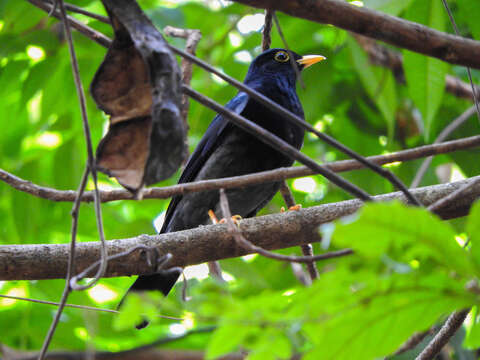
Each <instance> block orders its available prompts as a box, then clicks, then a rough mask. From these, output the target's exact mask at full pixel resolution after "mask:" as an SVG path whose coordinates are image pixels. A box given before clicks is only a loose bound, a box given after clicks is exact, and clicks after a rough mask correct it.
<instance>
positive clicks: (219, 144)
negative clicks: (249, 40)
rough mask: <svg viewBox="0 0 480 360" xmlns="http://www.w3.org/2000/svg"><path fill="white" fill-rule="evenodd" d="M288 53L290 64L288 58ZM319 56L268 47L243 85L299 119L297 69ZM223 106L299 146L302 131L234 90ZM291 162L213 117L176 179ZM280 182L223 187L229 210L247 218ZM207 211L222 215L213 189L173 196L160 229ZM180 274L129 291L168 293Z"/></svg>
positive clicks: (186, 225) (198, 221)
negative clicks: (225, 188)
mask: <svg viewBox="0 0 480 360" xmlns="http://www.w3.org/2000/svg"><path fill="white" fill-rule="evenodd" d="M290 56H293V60H294V61H293V62H292V61H291V59H290ZM324 59H325V58H324V57H323V56H320V55H308V56H304V57H301V56H300V55H298V54H296V53H294V52H288V51H287V50H284V49H270V50H267V51H265V52H263V53H262V54H260V55H259V56H258V57H256V58H255V59H254V60H253V62H252V63H251V64H250V67H249V69H248V73H247V76H246V77H245V81H244V83H245V84H246V85H248V86H249V87H251V88H253V89H255V90H256V91H258V92H260V93H261V94H263V95H265V96H267V97H269V98H270V99H272V100H273V101H275V102H277V103H278V104H280V105H282V106H283V107H284V108H286V109H288V110H290V111H291V112H293V113H294V114H296V115H298V116H300V117H302V118H303V117H304V115H303V109H302V105H301V104H300V101H299V99H298V96H297V93H296V90H295V88H296V87H295V85H296V80H297V73H298V71H296V70H295V69H294V67H293V66H297V67H298V70H303V69H304V68H306V67H308V66H310V65H312V64H314V63H316V62H319V61H321V60H324ZM226 107H227V108H228V109H230V110H232V111H234V112H236V113H238V114H241V115H242V116H244V117H245V118H247V119H249V120H251V121H253V122H255V123H256V124H258V125H260V126H262V127H264V128H265V129H267V130H268V131H270V132H272V133H274V134H275V135H277V136H278V137H280V138H282V139H283V140H285V141H286V142H288V143H289V144H290V145H292V146H294V147H295V148H297V149H300V148H301V147H302V144H303V135H304V130H303V129H302V128H300V127H299V126H297V125H294V124H292V123H291V122H289V121H287V120H283V119H282V118H280V117H279V116H278V115H276V114H275V113H273V112H272V111H271V110H269V109H267V108H266V107H265V106H264V105H261V104H259V103H258V102H256V101H255V100H252V99H250V97H249V96H248V95H247V94H245V93H244V92H239V93H238V94H237V95H236V96H235V97H234V98H233V99H232V100H230V101H229V102H228V104H227V105H226ZM292 163H293V160H292V159H290V158H288V157H287V156H285V155H283V154H281V153H280V152H278V151H277V150H274V149H273V148H271V147H270V146H269V145H266V144H265V143H263V142H262V141H260V140H258V139H257V138H255V137H254V136H253V135H250V134H248V133H246V132H245V131H243V130H242V129H240V128H239V127H237V126H235V125H233V124H232V123H230V122H229V121H228V120H227V119H225V118H224V117H223V116H221V115H217V116H216V117H215V118H214V119H213V121H212V123H211V124H210V126H209V127H208V129H207V131H206V133H205V135H204V136H203V138H202V140H201V141H200V143H199V144H198V146H197V148H196V149H195V151H194V153H193V154H192V156H191V157H190V159H189V160H188V163H187V165H186V167H185V169H184V171H183V173H182V175H181V177H180V180H179V183H187V182H193V181H198V180H206V179H216V178H223V177H229V176H238V175H245V174H250V173H255V172H259V171H266V170H272V169H276V168H279V167H284V166H290V165H292ZM279 186H280V183H268V184H259V185H252V186H248V187H244V188H237V189H229V190H227V191H226V194H227V197H228V200H229V204H230V208H231V211H232V214H238V215H240V216H242V217H251V216H255V214H256V213H257V212H258V211H259V210H260V209H261V208H263V207H264V206H265V205H266V204H267V203H268V202H269V201H270V200H271V199H272V197H273V196H274V195H275V193H276V192H277V191H278V189H279ZM208 210H213V211H214V212H215V213H218V214H219V213H221V211H220V208H219V194H218V191H217V190H214V191H208V192H196V193H189V194H186V195H178V196H175V197H173V199H172V201H171V202H170V205H169V206H168V209H167V212H166V215H165V221H164V223H163V227H162V229H161V231H160V233H167V232H173V231H180V230H185V229H191V228H195V227H197V226H199V225H202V224H208V223H209V216H208ZM178 276H179V273H178V271H170V272H168V271H162V272H161V273H158V274H153V275H143V276H140V277H139V278H138V279H137V280H136V281H135V283H134V284H133V285H132V286H131V288H130V289H129V291H144V290H160V291H161V292H162V293H163V294H165V295H167V294H168V292H169V291H170V289H171V288H172V287H173V285H174V284H175V282H176V280H177V278H178Z"/></svg>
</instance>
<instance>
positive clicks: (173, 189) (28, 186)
mask: <svg viewBox="0 0 480 360" xmlns="http://www.w3.org/2000/svg"><path fill="white" fill-rule="evenodd" d="M478 146H480V136H478V135H477V136H472V137H468V138H463V139H459V140H453V141H447V142H444V143H440V144H433V145H425V146H420V147H417V148H413V149H408V150H403V151H398V152H395V153H391V154H387V155H377V156H370V157H368V158H367V159H368V160H370V161H372V162H375V163H377V164H379V165H381V164H388V163H391V162H395V161H408V160H415V159H418V158H423V157H426V156H430V155H438V154H444V153H449V152H453V151H457V150H465V149H470V148H474V147H478ZM325 167H327V168H329V169H330V170H331V171H333V172H344V171H351V170H358V169H362V168H364V166H363V165H362V164H361V163H359V162H358V161H356V160H342V161H335V162H332V163H327V164H325ZM313 174H314V173H313V171H311V170H310V169H308V168H307V167H306V166H298V167H290V168H280V169H276V170H270V171H263V172H259V173H255V174H249V175H243V176H236V177H229V178H223V179H213V180H203V181H197V182H193V183H186V184H179V185H173V186H165V187H161V188H159V187H156V188H147V189H144V190H143V192H142V198H143V199H167V198H170V197H172V196H174V195H179V194H187V193H190V192H195V191H207V190H218V189H221V188H224V189H231V188H235V187H241V186H247V185H253V184H259V183H264V182H273V181H279V180H285V179H289V178H295V177H302V176H308V175H313ZM0 180H1V181H3V182H5V183H7V184H9V185H10V186H12V187H13V188H15V189H17V190H19V191H23V192H26V193H28V194H31V195H34V196H37V197H40V198H42V199H47V200H51V201H69V202H71V201H74V199H75V196H76V192H75V191H73V190H57V189H52V188H48V187H44V186H40V185H36V184H34V183H32V182H30V181H27V180H24V179H21V178H19V177H17V176H15V175H12V174H10V173H8V172H7V171H5V170H2V169H0ZM100 199H101V201H102V202H109V201H117V200H134V197H133V196H132V194H131V193H130V192H128V191H126V190H123V189H122V190H120V189H119V190H103V191H100ZM82 201H85V202H91V201H93V193H92V192H86V193H85V194H84V195H83V196H82Z"/></svg>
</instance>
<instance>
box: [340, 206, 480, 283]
mask: <svg viewBox="0 0 480 360" xmlns="http://www.w3.org/2000/svg"><path fill="white" fill-rule="evenodd" d="M333 238H334V241H335V242H336V243H338V244H340V245H342V246H349V247H352V248H353V249H354V251H355V252H356V253H357V254H359V255H361V256H364V257H366V258H374V259H380V257H382V256H385V255H387V256H388V257H390V258H391V259H394V260H395V261H399V262H402V263H406V264H409V263H410V262H411V261H420V264H422V261H423V260H425V262H426V263H427V262H428V261H429V260H430V259H433V260H434V261H436V263H437V264H438V265H440V266H443V267H444V268H445V269H446V270H453V271H456V272H458V273H459V274H462V275H464V276H466V277H470V276H472V275H473V274H475V271H474V269H473V266H472V263H471V261H470V257H469V256H468V255H467V253H466V252H465V251H464V250H463V249H462V248H461V247H460V246H459V245H458V244H457V242H456V241H455V231H454V230H453V228H452V227H451V226H450V225H449V224H448V223H446V222H443V221H442V220H440V219H439V218H438V217H436V216H435V215H433V214H431V213H430V212H429V211H427V210H426V209H423V208H417V207H409V206H406V205H404V204H401V203H400V202H396V201H395V202H391V203H372V204H366V205H365V206H364V207H363V208H362V209H361V210H360V211H359V213H358V219H356V220H355V221H353V222H351V223H349V224H339V223H338V222H337V224H336V229H335V231H334V234H333Z"/></svg>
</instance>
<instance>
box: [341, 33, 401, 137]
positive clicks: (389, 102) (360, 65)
mask: <svg viewBox="0 0 480 360" xmlns="http://www.w3.org/2000/svg"><path fill="white" fill-rule="evenodd" d="M347 43H348V47H349V49H350V55H351V58H352V61H353V65H354V66H355V70H356V71H357V74H358V76H359V77H360V80H361V81H362V85H363V86H364V88H365V90H366V91H367V93H368V95H369V96H370V98H371V99H372V101H373V102H374V103H375V104H376V105H377V107H378V109H379V110H380V112H381V113H382V115H383V117H384V119H385V121H386V123H387V128H388V135H389V137H390V138H392V137H393V131H394V127H395V111H396V109H397V95H396V91H395V80H394V79H393V75H392V73H391V72H390V71H389V70H388V69H385V68H379V67H376V66H373V65H371V64H370V61H369V59H368V56H367V54H365V52H364V51H363V50H362V49H361V48H360V46H359V45H358V44H357V42H356V41H355V40H354V39H353V38H351V37H349V38H348V39H347Z"/></svg>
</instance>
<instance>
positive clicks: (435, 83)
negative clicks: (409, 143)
mask: <svg viewBox="0 0 480 360" xmlns="http://www.w3.org/2000/svg"><path fill="white" fill-rule="evenodd" d="M407 19H408V20H411V21H415V22H419V23H421V24H425V25H427V26H428V27H431V28H433V29H437V30H441V31H444V30H445V9H444V8H443V6H442V4H441V2H440V1H423V0H417V1H415V2H414V3H413V5H412V6H411V7H410V8H409V9H408V11H407ZM403 66H404V69H405V77H406V79H407V86H408V92H409V94H410V96H411V97H412V100H413V102H414V103H415V105H416V106H417V107H418V109H419V110H420V112H421V114H422V119H423V124H424V127H425V139H427V140H430V139H431V133H430V129H431V127H432V121H433V118H434V117H435V115H436V114H437V111H438V109H439V107H440V104H441V102H442V97H443V94H444V92H445V75H446V74H447V70H448V64H447V63H445V62H443V61H441V60H438V59H435V58H431V57H427V56H423V55H421V54H418V53H414V52H411V51H408V50H404V51H403Z"/></svg>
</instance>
